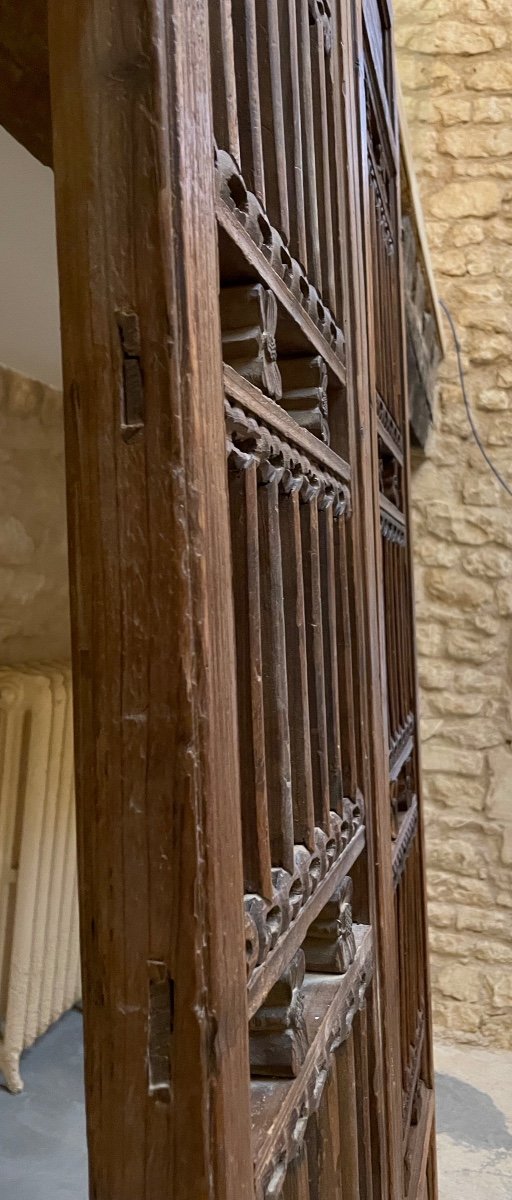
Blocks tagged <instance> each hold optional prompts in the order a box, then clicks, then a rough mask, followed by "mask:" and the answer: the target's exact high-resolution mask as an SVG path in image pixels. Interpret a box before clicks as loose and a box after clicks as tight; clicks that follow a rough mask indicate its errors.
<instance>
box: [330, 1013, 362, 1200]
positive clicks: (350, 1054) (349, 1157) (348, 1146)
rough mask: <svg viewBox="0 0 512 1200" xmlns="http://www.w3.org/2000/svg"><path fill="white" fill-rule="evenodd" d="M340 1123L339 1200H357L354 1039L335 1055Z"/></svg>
mask: <svg viewBox="0 0 512 1200" xmlns="http://www.w3.org/2000/svg"><path fill="white" fill-rule="evenodd" d="M336 1070H337V1073H338V1092H339V1098H340V1122H341V1126H342V1147H343V1152H342V1154H341V1158H340V1173H341V1182H342V1196H343V1200H359V1198H360V1191H359V1142H358V1130H357V1090H358V1079H357V1076H356V1065H355V1058H354V1039H353V1037H350V1038H348V1040H347V1041H346V1042H344V1044H343V1046H341V1047H340V1049H339V1050H338V1052H337V1054H336Z"/></svg>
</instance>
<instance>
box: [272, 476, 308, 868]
mask: <svg viewBox="0 0 512 1200" xmlns="http://www.w3.org/2000/svg"><path fill="white" fill-rule="evenodd" d="M299 506H300V499H299V492H298V490H297V488H296V487H293V489H292V490H291V491H290V493H289V494H288V495H285V496H284V497H283V498H282V500H281V504H280V521H281V551H282V561H283V589H284V617H285V628H286V671H287V677H288V709H289V724H290V758H291V771H292V795H293V831H294V840H295V842H303V843H304V845H305V846H307V847H308V849H309V850H314V849H315V810H314V805H313V774H312V767H311V735H310V718H309V700H308V663H307V648H306V617H305V612H304V577H303V564H302V542H301V533H300V511H299Z"/></svg>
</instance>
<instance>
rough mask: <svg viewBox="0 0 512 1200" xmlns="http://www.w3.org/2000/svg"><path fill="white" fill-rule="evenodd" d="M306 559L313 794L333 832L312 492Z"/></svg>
mask: <svg viewBox="0 0 512 1200" xmlns="http://www.w3.org/2000/svg"><path fill="white" fill-rule="evenodd" d="M300 515H301V533H302V561H303V565H304V601H305V611H306V638H307V652H308V695H309V715H310V723H311V755H312V767H313V795H314V806H315V818H316V823H317V825H319V826H320V828H321V829H323V830H324V832H325V833H328V832H329V827H330V816H329V813H330V805H329V755H328V749H327V719H326V707H325V672H324V644H323V620H322V592H321V577H320V546H319V537H318V504H317V499H316V496H315V495H313V496H310V497H309V498H307V499H306V500H305V502H304V503H303V504H301V509H300Z"/></svg>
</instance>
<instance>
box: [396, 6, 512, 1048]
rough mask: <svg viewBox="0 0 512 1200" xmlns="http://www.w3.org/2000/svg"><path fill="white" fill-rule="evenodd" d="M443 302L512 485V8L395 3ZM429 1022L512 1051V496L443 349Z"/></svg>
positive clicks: (432, 671) (428, 776)
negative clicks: (492, 469) (488, 459)
mask: <svg viewBox="0 0 512 1200" xmlns="http://www.w3.org/2000/svg"><path fill="white" fill-rule="evenodd" d="M395 12H396V18H397V43H398V55H399V70H400V74H401V79H402V87H403V91H404V96H405V104H406V112H407V115H408V119H409V126H410V134H411V141H412V147H413V151H414V153H415V161H416V166H417V172H418V178H419V184H420V191H421V193H422V199H423V203H424V210H425V216H426V223H427V232H428V237H429V242H430V246H431V250H432V256H433V264H434V270H435V274H436V278H437V282H438V288H439V293H440V295H441V296H442V297H443V298H444V299H445V300H446V301H447V303H448V304H449V306H450V308H451V310H452V312H453V316H454V318H455V320H456V322H457V324H458V326H459V330H460V336H461V342H462V346H463V351H464V357H465V363H466V366H467V369H468V387H469V396H470V400H471V404H472V407H473V410H474V414H475V417H476V421H477V424H478V427H479V429H480V431H481V434H482V437H483V440H484V441H485V443H486V445H487V447H488V448H489V450H490V452H491V454H492V456H493V458H494V459H495V461H496V463H497V465H498V466H499V467H500V469H501V470H502V471H503V473H504V474H505V475H506V476H507V477H508V479H509V480H510V482H511V484H512V3H511V0H395ZM414 506H415V551H416V563H417V572H416V574H417V579H416V586H417V616H418V636H419V653H420V681H421V699H422V713H423V726H422V736H423V742H424V749H423V762H424V770H425V775H424V778H425V790H426V797H427V828H428V848H429V896H430V919H431V948H432V960H433V962H432V972H433V988H434V1019H435V1022H436V1025H437V1028H438V1030H440V1031H441V1032H442V1033H444V1034H446V1035H448V1036H450V1037H455V1038H457V1039H459V1038H460V1039H461V1040H469V1041H476V1042H484V1043H488V1044H494V1045H498V1046H505V1045H507V1046H510V1045H512V642H511V633H512V627H511V617H512V499H510V498H509V497H508V496H507V495H506V494H505V493H504V492H503V491H502V490H501V489H500V487H499V486H498V484H497V483H496V482H495V480H494V479H493V477H492V475H491V474H490V473H489V470H488V468H487V466H486V464H485V462H484V461H483V459H482V458H481V456H480V453H479V451H478V449H477V447H476V446H475V443H474V441H473V438H472V436H471V433H470V430H469V427H468V422H467V419H466V415H465V411H464V407H463V403H462V398H461V393H460V389H459V385H458V380H457V374H456V369H455V358H454V355H453V353H449V354H448V357H447V360H446V363H445V365H444V367H443V369H442V383H441V391H440V397H439V403H438V407H437V413H436V418H435V428H434V432H433V434H432V436H431V439H430V442H429V445H428V447H427V454H426V458H425V459H423V460H418V462H417V464H416V468H415V472H414Z"/></svg>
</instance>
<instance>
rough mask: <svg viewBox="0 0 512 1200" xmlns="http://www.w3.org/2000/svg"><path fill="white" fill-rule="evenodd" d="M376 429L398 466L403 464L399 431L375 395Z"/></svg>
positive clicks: (382, 403) (386, 409) (392, 418)
mask: <svg viewBox="0 0 512 1200" xmlns="http://www.w3.org/2000/svg"><path fill="white" fill-rule="evenodd" d="M377 422H378V425H377V428H378V434H379V437H380V438H382V441H383V442H384V443H385V445H386V446H387V449H388V450H390V451H391V453H392V454H393V455H394V456H395V458H396V459H398V462H399V463H400V466H403V462H404V453H403V450H404V446H403V437H402V434H401V432H400V429H399V427H398V425H397V423H396V421H395V419H394V417H392V416H391V413H390V411H389V409H388V407H387V405H386V404H385V403H384V401H383V399H382V397H381V396H379V394H378V393H377Z"/></svg>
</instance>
